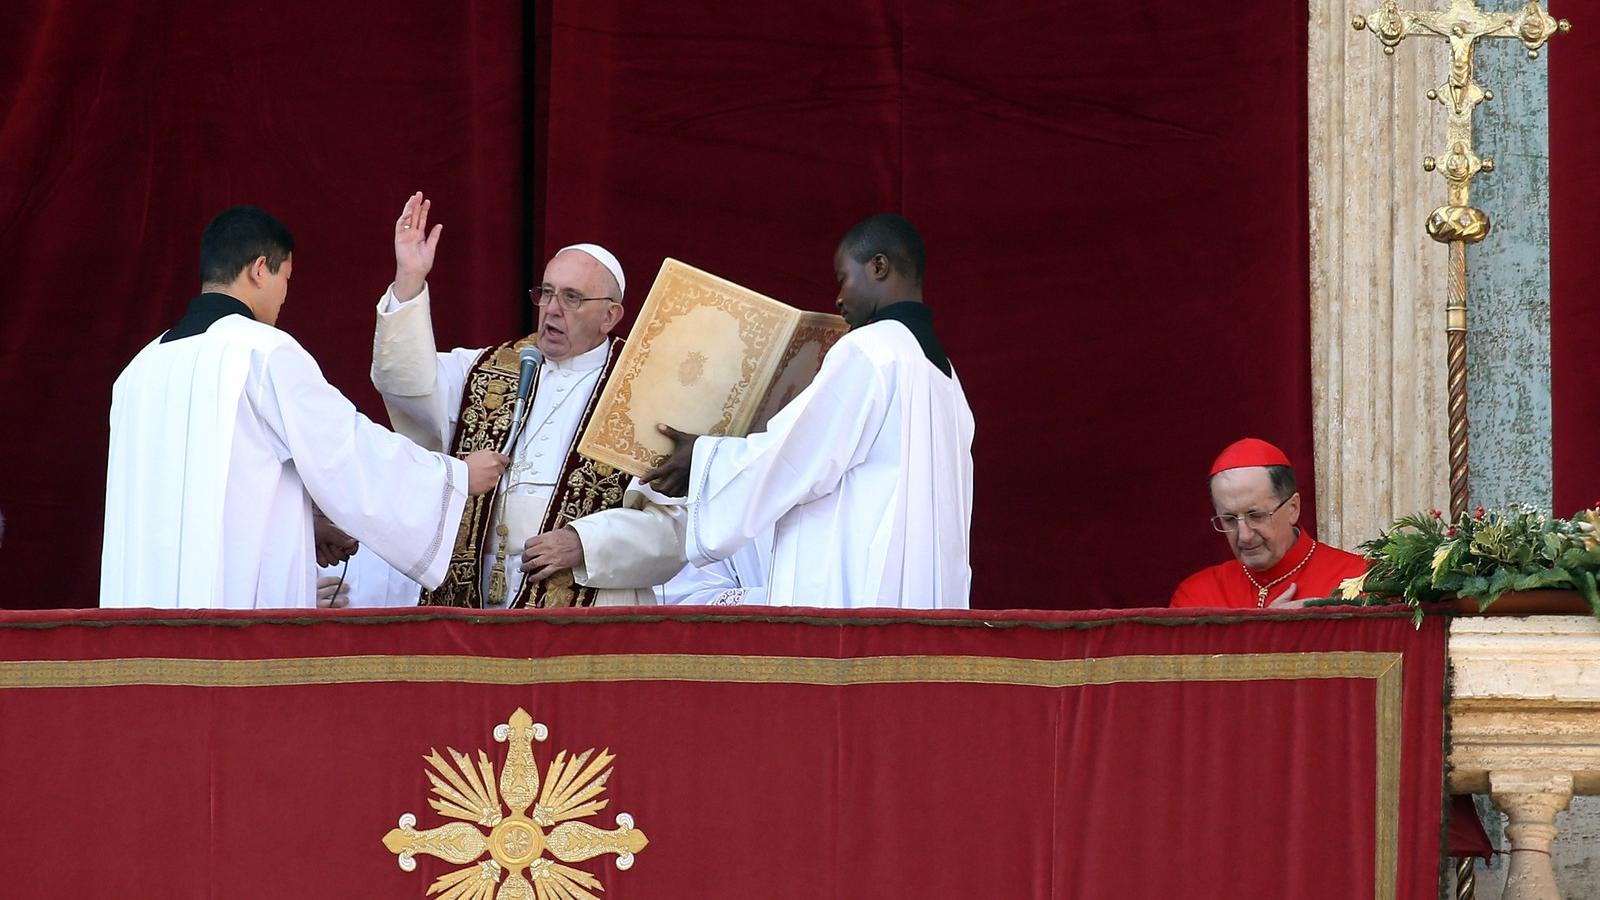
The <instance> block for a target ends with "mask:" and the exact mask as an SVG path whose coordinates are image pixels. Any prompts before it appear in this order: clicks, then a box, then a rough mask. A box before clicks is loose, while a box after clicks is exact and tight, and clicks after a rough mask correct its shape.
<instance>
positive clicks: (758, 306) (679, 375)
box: [578, 259, 848, 475]
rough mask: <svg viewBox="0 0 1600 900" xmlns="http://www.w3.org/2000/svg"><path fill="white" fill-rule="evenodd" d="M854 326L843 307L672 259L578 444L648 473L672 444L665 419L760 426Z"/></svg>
mask: <svg viewBox="0 0 1600 900" xmlns="http://www.w3.org/2000/svg"><path fill="white" fill-rule="evenodd" d="M846 330H848V327H847V326H846V325H845V322H844V319H841V318H840V317H838V316H835V315H830V314H828V313H814V312H803V311H801V310H798V309H795V308H794V307H792V306H789V305H787V304H784V303H780V302H778V301H777V300H774V299H772V298H771V297H766V296H763V295H761V294H758V293H756V292H755V291H752V290H749V289H748V288H742V287H740V286H739V285H737V284H734V283H733V282H731V281H727V280H725V279H722V278H718V277H717V276H715V275H712V274H710V273H709V272H702V271H701V270H699V269H696V268H695V267H693V266H690V265H687V264H685V263H681V262H679V261H677V260H675V259H667V260H666V261H664V262H663V263H662V264H661V272H660V273H659V274H658V275H656V281H655V284H654V285H652V286H651V287H650V295H649V296H648V297H647V298H645V301H644V308H643V309H641V310H640V311H639V319H638V321H637V322H636V323H635V324H634V326H633V333H632V334H631V335H630V336H629V337H628V344H627V346H626V347H624V348H623V350H622V356H621V357H620V358H619V359H618V360H617V367H616V369H615V371H613V372H612V374H611V380H610V381H608V382H607V383H606V387H605V391H604V392H602V393H601V395H600V402H599V405H598V406H597V407H596V408H595V412H594V416H593V418H591V419H590V420H589V427H588V428H587V429H585V430H584V432H583V437H582V439H581V440H579V442H578V452H579V453H581V454H583V455H584V456H587V457H588V458H590V459H592V460H595V461H596V462H603V463H606V464H608V465H612V466H616V467H617V468H619V469H621V470H623V471H625V472H630V473H632V474H634V475H643V474H644V473H645V472H647V471H649V470H650V469H651V468H652V467H653V466H654V465H655V464H656V463H657V462H658V461H660V459H661V457H663V456H665V455H666V454H667V453H668V452H669V451H671V450H672V442H671V441H670V440H668V439H667V438H665V437H662V436H661V435H660V434H658V433H657V432H656V424H657V423H666V424H667V425H671V426H672V427H673V428H676V429H678V430H679V431H687V432H692V433H694V434H723V435H745V434H748V433H750V432H751V431H757V430H760V429H761V428H762V427H764V426H765V425H766V423H767V420H768V419H770V418H772V415H773V414H774V413H776V412H777V411H778V410H780V409H782V408H783V406H784V404H786V403H788V402H789V401H790V400H792V399H794V396H795V395H796V394H798V393H800V392H801V391H802V390H804V389H805V387H806V385H808V384H810V383H811V379H812V378H814V377H816V374H817V370H818V369H820V368H821V367H822V357H823V355H824V354H826V353H827V352H828V348H829V347H832V346H833V344H834V342H835V341H837V340H838V339H839V337H840V336H841V335H843V334H844V333H845V331H846Z"/></svg>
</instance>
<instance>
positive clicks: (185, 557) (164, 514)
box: [100, 206, 506, 607]
mask: <svg viewBox="0 0 1600 900" xmlns="http://www.w3.org/2000/svg"><path fill="white" fill-rule="evenodd" d="M200 244H201V246H200V280H201V288H200V289H201V291H202V293H201V294H200V296H199V297H197V298H195V300H194V301H193V302H192V303H191V304H190V305H189V309H188V312H186V313H185V314H184V316H183V318H182V319H180V320H179V321H178V323H177V324H176V325H175V326H173V327H172V328H171V329H169V330H168V331H166V332H165V333H163V334H162V335H161V336H160V337H159V338H158V339H156V340H155V341H153V342H151V343H150V344H149V345H148V346H146V347H145V348H144V349H143V350H141V351H139V354H138V355H137V356H135V357H134V358H133V361H132V362H130V363H129V364H128V367H127V368H126V369H125V370H123V372H122V375H121V376H119V377H118V378H117V381H116V384H115V386H114V387H113V388H112V395H111V448H110V459H109V464H108V467H107V474H106V522H105V525H106V527H105V543H104V547H103V550H102V554H101V563H100V605H101V606H106V607H113V606H162V607H276V606H289V607H293V606H302V607H311V606H315V605H316V596H315V587H314V584H315V577H314V576H315V571H316V570H315V565H314V563H315V555H314V551H313V526H312V506H313V503H315V505H316V506H317V507H320V508H321V509H322V510H323V511H324V512H325V513H327V514H328V516H330V517H331V518H333V519H335V520H337V521H338V522H339V524H340V525H341V526H342V527H343V528H344V529H345V530H347V531H348V532H349V533H350V534H351V535H353V536H354V537H356V538H357V539H358V540H360V541H361V542H362V543H364V544H365V545H366V546H367V547H368V548H370V549H371V550H372V551H373V552H375V553H377V554H378V555H379V556H381V557H383V558H384V559H385V560H387V561H388V562H389V563H390V564H392V565H393V566H395V567H396V568H398V569H400V570H401V571H403V572H405V573H406V574H407V575H408V576H410V577H411V578H413V579H415V580H417V581H419V582H421V583H423V584H438V583H439V581H440V579H442V578H443V577H444V573H445V567H446V565H447V563H448V561H449V551H450V547H451V545H452V544H453V543H454V541H455V533H456V526H457V524H458V523H459V521H460V515H461V510H462V508H463V506H464V505H465V504H466V500H467V497H468V494H469V493H470V494H479V493H483V492H484V491H487V490H488V489H490V488H491V487H493V485H494V483H495V481H496V480H498V478H499V476H500V473H501V472H502V471H503V470H504V466H505V462H506V460H505V457H503V456H500V455H499V454H495V453H480V454H474V455H473V456H470V457H468V458H467V459H465V460H462V459H453V458H451V457H448V456H445V455H443V454H440V453H430V452H428V451H426V450H423V449H421V448H419V447H417V446H416V445H415V444H414V443H412V442H411V441H408V440H406V439H405V438H404V437H401V436H400V435H397V434H394V433H392V432H390V431H388V430H386V429H384V428H382V427H380V426H378V425H375V424H373V423H372V422H371V421H369V420H368V419H367V418H366V417H365V416H363V415H361V414H360V413H359V412H357V411H356V408H355V407H354V406H352V405H351V404H350V401H348V400H346V399H345V398H344V396H343V395H342V394H340V393H339V392H338V390H336V389H335V388H334V387H333V386H332V385H330V384H328V382H327V381H326V380H325V379H324V378H323V377H322V372H321V370H319V369H318V367H317V364H316V362H315V361H314V360H313V359H312V358H311V356H310V355H309V354H307V353H306V351H305V350H304V349H302V348H301V347H300V345H299V343H297V342H296V341H295V340H294V338H292V337H290V336H289V335H288V334H286V333H284V332H282V331H280V330H278V328H276V327H275V325H276V322H277V319H278V313H279V310H280V309H281V308H282V307H283V302H284V298H285V296H286V295H287V294H288V289H289V277H290V273H291V271H292V269H293V267H294V239H293V237H292V236H291V235H290V234H289V231H288V229H286V228H284V227H283V225H282V224H280V223H279V222H278V221H277V220H276V219H274V218H273V217H272V216H270V215H268V214H267V213H265V212H263V211H261V210H259V209H255V208H252V207H243V206H240V207H233V208H231V209H228V210H225V211H223V212H222V213H221V214H220V215H218V216H217V217H216V218H215V219H213V220H212V222H211V224H210V225H208V226H207V227H206V230H205V234H204V236H203V237H202V238H201V242H200Z"/></svg>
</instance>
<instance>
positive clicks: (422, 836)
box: [383, 708, 649, 900]
mask: <svg viewBox="0 0 1600 900" xmlns="http://www.w3.org/2000/svg"><path fill="white" fill-rule="evenodd" d="M549 735H550V729H548V728H546V727H545V726H544V725H543V724H541V723H539V722H535V721H533V717H532V716H530V715H528V712H527V710H524V709H521V708H519V709H518V710H517V711H516V712H515V713H512V715H511V721H509V722H507V723H505V724H503V725H497V726H495V729H494V739H495V740H496V741H499V742H500V743H502V744H506V745H507V749H506V763H505V767H504V768H503V769H501V771H500V779H499V784H500V788H499V796H498V797H496V796H495V778H494V766H493V765H492V764H491V763H490V762H489V757H488V754H486V753H484V752H483V751H482V750H479V751H478V758H477V760H476V761H474V760H472V759H471V758H470V757H468V756H467V755H466V754H465V753H461V752H458V751H457V750H456V749H455V748H453V747H447V748H446V750H448V751H449V753H450V758H451V759H452V760H453V761H454V763H455V764H454V765H451V764H450V763H449V762H446V761H445V759H444V758H443V757H441V756H440V755H439V751H438V750H437V749H433V750H430V751H429V754H428V755H427V756H425V757H423V759H425V760H426V761H427V763H428V765H430V766H431V767H432V768H433V771H428V770H426V769H424V770H423V771H424V773H425V774H426V775H427V776H428V780H429V781H430V782H432V783H433V791H432V792H433V793H434V794H435V795H436V796H434V797H429V798H428V805H429V806H432V807H433V809H434V811H435V812H437V813H438V814H439V815H441V816H444V817H446V818H450V819H460V820H461V821H460V822H452V823H449V824H447V825H441V826H439V827H438V828H430V829H427V830H426V831H418V830H417V828H416V825H417V817H416V816H414V815H412V814H411V813H406V814H405V815H403V816H401V817H400V827H399V828H395V829H393V830H392V831H390V832H389V833H388V834H386V835H384V836H383V845H384V846H385V847H388V848H389V851H390V852H391V853H396V854H399V863H400V868H402V869H404V870H405V871H407V872H411V871H414V870H415V869H416V868H417V861H416V856H417V854H419V853H426V854H428V855H430V856H436V857H438V858H440V859H442V860H444V861H446V862H450V863H455V864H456V865H460V866H466V868H463V869H456V870H455V871H452V872H449V873H447V874H445V875H441V876H440V877H439V878H438V879H437V880H436V881H434V883H433V884H432V885H430V886H429V887H428V895H429V896H432V895H434V894H439V895H440V900H489V896H490V894H491V892H494V898H495V900H524V898H537V900H599V898H598V897H596V896H595V895H594V894H592V893H590V889H593V890H596V891H604V890H605V888H603V887H601V885H600V880H599V879H598V878H595V877H594V876H593V875H591V874H589V873H588V872H585V871H583V870H581V869H574V868H572V867H571V866H564V865H562V864H561V863H578V862H583V861H585V860H588V859H593V858H594V857H596V856H599V855H601V854H602V853H615V854H616V856H617V861H616V862H617V868H618V869H624V870H625V869H628V868H631V867H632V866H633V855H634V854H635V853H638V852H639V851H641V850H643V849H644V848H645V845H646V844H648V843H649V841H648V840H647V839H646V838H645V836H644V832H642V831H640V830H638V829H637V828H634V827H633V817H632V816H630V815H628V814H627V813H620V814H618V816H617V827H616V828H615V829H613V830H611V831H606V830H604V829H601V828H596V827H595V826H593V825H589V824H587V823H585V822H578V821H574V820H576V819H582V818H587V817H588V816H592V815H594V814H595V813H597V812H599V811H600V810H602V809H604V808H605V807H606V804H607V803H609V802H610V801H609V800H603V799H597V798H599V796H600V794H601V793H603V792H604V791H605V787H606V780H607V779H608V778H610V777H611V769H610V768H609V766H610V765H611V761H612V760H613V759H615V757H614V756H613V755H612V753H611V751H610V749H609V748H608V749H606V750H601V751H600V753H599V754H598V755H596V754H595V752H594V749H593V748H592V747H591V748H590V749H588V750H585V751H583V752H582V753H579V754H577V755H576V756H572V757H570V758H569V757H568V756H567V753H566V751H565V750H563V751H560V752H558V753H557V754H556V757H555V759H554V760H552V761H551V763H550V767H549V769H548V770H546V772H545V777H544V784H543V790H542V792H541V789H540V782H539V769H538V766H537V764H536V763H535V762H534V759H533V742H534V741H543V740H544V739H545V738H547V737H549ZM535 798H537V800H538V802H537V803H535V802H534V800H535ZM502 800H503V801H504V803H505V806H504V807H502V806H501V801H502ZM530 806H531V807H532V811H531V812H530V811H529V807H530ZM508 811H509V814H507V812H508ZM467 822H471V823H474V825H480V826H482V827H483V828H487V829H489V831H488V833H487V834H485V833H484V832H483V831H482V830H480V829H479V828H476V827H474V825H468V824H465V823H467ZM485 851H488V853H489V858H488V859H482V856H483V854H484V852H485ZM546 851H548V852H549V854H550V856H546V855H545V853H546ZM551 856H553V857H554V859H551V858H550V857H551ZM557 860H559V861H560V862H557ZM473 863H476V865H471V864H473ZM524 870H526V871H527V875H526V876H524V875H523V871H524ZM502 876H504V878H505V881H504V883H501V877H502ZM496 884H499V885H500V890H499V891H498V892H495V885H496Z"/></svg>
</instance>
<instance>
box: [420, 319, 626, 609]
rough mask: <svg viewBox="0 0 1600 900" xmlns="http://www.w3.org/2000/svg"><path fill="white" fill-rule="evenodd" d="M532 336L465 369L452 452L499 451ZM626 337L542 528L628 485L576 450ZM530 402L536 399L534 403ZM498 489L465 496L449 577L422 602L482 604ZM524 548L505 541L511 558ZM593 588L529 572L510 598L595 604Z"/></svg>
mask: <svg viewBox="0 0 1600 900" xmlns="http://www.w3.org/2000/svg"><path fill="white" fill-rule="evenodd" d="M533 343H534V339H533V336H532V335H530V336H528V337H525V338H523V339H522V340H519V341H514V342H511V343H507V344H501V345H500V346H498V347H492V348H490V349H488V350H485V351H484V352H483V353H482V354H481V355H480V356H479V357H478V359H477V361H476V362H474V363H473V364H472V369H471V370H470V371H468V372H467V379H466V387H465V389H464V390H463V391H462V393H461V414H460V416H459V417H458V418H457V420H456V433H455V438H454V440H453V441H452V442H451V447H450V451H451V453H453V454H455V455H456V456H458V457H464V456H466V455H467V454H468V453H471V452H473V451H474V450H483V449H492V450H498V449H500V448H501V447H502V446H504V445H505V441H506V435H507V434H509V433H510V430H511V424H512V423H511V412H512V407H513V406H514V405H515V403H514V401H515V400H516V396H517V369H518V359H517V354H518V353H519V352H520V351H521V350H522V348H523V347H527V346H530V345H532V344H533ZM621 349H622V341H621V340H620V339H613V340H612V341H611V343H610V347H609V349H608V350H607V354H606V363H605V366H604V367H603V368H602V369H601V371H600V378H599V380H598V381H596V382H595V386H594V389H593V390H592V391H591V392H590V395H589V399H588V401H587V402H586V403H585V404H584V409H583V415H582V417H581V418H579V420H578V427H577V430H575V431H574V432H573V434H572V439H571V442H570V444H569V445H568V447H567V458H566V461H565V462H564V463H563V465H562V468H561V474H560V476H559V477H558V478H557V479H556V486H555V491H554V493H553V494H552V495H551V497H550V506H549V508H547V509H546V510H545V514H544V519H543V521H542V522H541V524H540V527H539V531H540V532H541V533H543V532H546V531H550V530H552V529H555V528H560V527H562V526H563V525H566V524H567V523H568V522H571V521H572V520H573V519H576V518H580V517H582V516H586V515H589V514H590V513H594V512H599V511H600V510H603V509H611V508H613V507H615V506H617V505H619V504H621V503H622V492H623V490H624V489H626V488H627V486H628V473H626V472H621V471H618V470H616V469H614V468H612V467H611V466H608V465H605V464H603V463H597V462H594V461H593V460H590V459H586V458H584V457H582V456H579V455H578V453H577V449H576V448H577V445H578V438H579V436H580V435H582V434H583V430H584V428H586V427H588V424H589V417H590V416H592V415H593V414H594V408H595V404H596V403H597V402H598V401H599V399H600V392H601V391H602V390H603V389H604V387H605V383H606V380H607V379H608V378H610V377H611V369H612V367H613V366H615V365H616V362H617V355H618V354H619V352H620V351H621ZM534 378H535V379H536V380H535V381H534V385H533V392H532V393H530V394H529V397H530V398H531V397H532V396H534V395H535V394H537V393H538V390H539V383H538V381H537V378H538V375H537V373H535V375H534ZM529 405H530V406H531V405H532V404H531V402H530V404H529ZM500 492H501V488H500V487H499V486H496V487H495V489H494V490H493V491H491V492H490V493H488V494H483V495H481V496H478V497H469V498H467V505H466V509H465V510H464V511H463V512H462V514H461V528H460V530H458V531H457V532H456V543H455V547H454V548H453V549H452V551H451V553H450V566H449V568H448V569H447V570H446V572H445V577H444V581H443V582H442V583H441V584H440V585H439V587H438V588H436V589H434V590H432V591H423V593H422V601H421V605H423V606H464V607H472V608H482V607H483V589H482V584H483V563H484V553H485V551H492V549H493V547H494V544H493V543H492V540H493V538H492V532H491V527H492V526H493V524H494V522H493V519H494V511H495V510H496V509H497V508H499V506H498V505H499V498H500ZM521 549H522V548H521V547H511V548H508V558H507V560H506V565H508V566H512V565H521V559H520V553H521ZM594 595H595V590H594V589H593V588H586V587H583V586H582V585H578V584H575V583H574V582H573V580H572V570H570V569H568V570H564V571H561V572H557V573H556V574H555V575H552V576H550V577H549V578H546V579H545V580H544V581H541V582H539V583H537V584H534V583H532V582H530V581H529V580H528V579H526V578H524V579H523V581H522V585H521V587H520V588H518V591H517V595H516V596H515V597H513V598H512V600H511V602H510V603H509V604H507V605H508V606H510V607H512V608H517V607H542V606H591V605H593V604H594Z"/></svg>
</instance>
